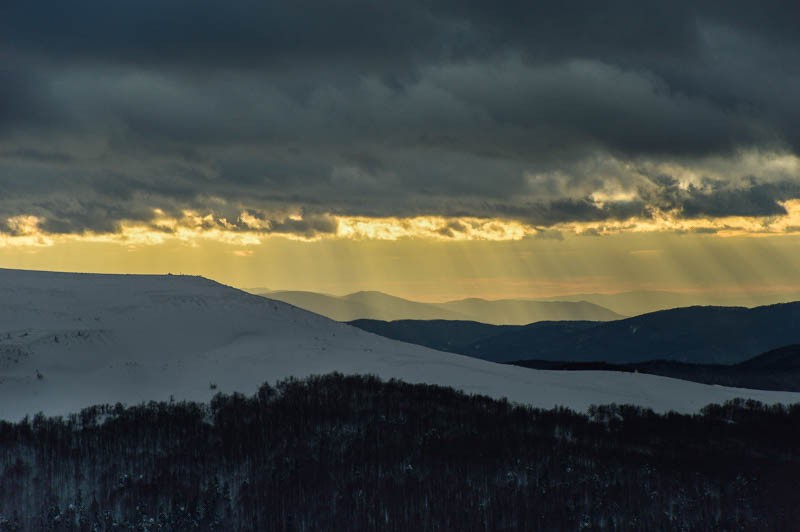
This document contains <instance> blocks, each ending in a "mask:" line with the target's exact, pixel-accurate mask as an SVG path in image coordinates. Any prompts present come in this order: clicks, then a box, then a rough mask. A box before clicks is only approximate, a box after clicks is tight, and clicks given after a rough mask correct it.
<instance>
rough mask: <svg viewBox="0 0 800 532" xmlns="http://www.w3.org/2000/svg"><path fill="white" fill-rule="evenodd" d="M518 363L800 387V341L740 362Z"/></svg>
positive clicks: (773, 387)
mask: <svg viewBox="0 0 800 532" xmlns="http://www.w3.org/2000/svg"><path fill="white" fill-rule="evenodd" d="M513 364H514V365H517V366H522V367H525V368H532V369H545V370H558V371H564V370H567V371H624V372H638V373H649V374H651V375H661V376H663V377H672V378H675V379H683V380H688V381H693V382H701V383H704V384H717V385H721V386H732V387H736V388H752V389H758V390H781V391H789V392H797V391H800V345H790V346H786V347H781V348H778V349H773V350H772V351H768V352H767V353H764V354H762V355H759V356H756V357H754V358H751V359H749V360H745V361H744V362H740V363H739V364H730V365H724V364H689V363H685V362H674V361H668V360H654V361H651V362H637V363H632V364H609V363H607V362H555V361H549V360H520V361H516V362H513Z"/></svg>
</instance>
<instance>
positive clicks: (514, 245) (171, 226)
mask: <svg viewBox="0 0 800 532" xmlns="http://www.w3.org/2000/svg"><path fill="white" fill-rule="evenodd" d="M785 208H786V211H787V214H786V215H783V216H776V217H758V218H755V217H751V218H747V217H728V218H715V219H695V220H684V219H671V218H670V217H669V216H667V215H664V216H662V217H661V218H658V219H652V218H651V219H647V220H640V219H630V220H627V221H622V222H602V223H581V224H579V223H572V224H560V225H556V226H552V227H549V228H547V229H543V228H535V227H531V226H527V225H525V224H522V223H520V222H516V221H507V220H501V219H477V218H463V219H452V218H440V217H418V218H407V219H399V218H376V219H370V218H350V217H341V218H338V219H337V220H336V223H337V230H336V231H335V232H334V233H331V234H326V235H325V236H320V235H315V236H313V237H309V238H304V237H302V236H298V235H290V236H286V235H283V236H280V235H277V236H276V235H272V234H267V233H263V232H260V231H259V228H258V226H257V223H256V222H255V221H252V220H247V219H246V217H245V223H246V224H250V225H251V226H252V228H251V229H250V230H245V231H242V230H241V229H240V228H239V225H241V224H237V226H236V227H234V226H232V225H231V227H230V228H226V227H227V225H228V224H226V222H225V221H224V220H215V219H214V218H213V217H209V216H206V217H202V216H199V215H197V214H195V213H186V214H185V215H184V217H182V218H181V219H168V218H161V219H159V220H158V221H157V222H156V223H155V226H156V227H155V228H154V227H153V226H150V225H148V226H137V225H136V224H123V225H122V226H121V227H120V229H119V230H118V231H116V232H112V233H86V234H81V235H75V234H68V235H55V234H49V233H45V232H42V231H41V230H40V229H39V228H38V223H37V220H36V218H35V217H26V218H19V219H15V220H11V221H10V224H11V225H13V226H14V227H15V234H14V236H10V235H6V236H3V237H0V266H2V267H8V268H29V269H52V270H64V271H88V272H107V273H167V272H171V273H185V274H197V275H203V276H206V277H210V278H212V279H215V280H218V281H220V282H223V283H226V284H231V285H234V286H237V287H241V288H254V287H264V288H269V289H292V290H311V291H318V292H326V293H334V294H344V293H350V292H354V291H358V290H381V291H385V292H388V293H391V294H395V295H399V296H404V297H409V298H412V299H418V300H428V301H441V300H448V299H457V298H462V297H484V298H506V297H547V296H556V295H565V294H575V293H593V292H601V293H610V292H619V291H628V290H642V289H646V290H653V289H658V290H671V291H683V292H694V293H697V294H698V301H702V299H703V297H702V296H703V294H709V293H713V294H719V293H743V294H748V293H752V294H763V293H791V292H796V291H800V252H798V250H800V234H799V233H798V232H797V231H798V230H797V228H798V227H800V220H798V217H800V202H788V203H786V204H785ZM159 228H160V229H159Z"/></svg>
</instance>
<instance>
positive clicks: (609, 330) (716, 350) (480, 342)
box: [352, 302, 800, 364]
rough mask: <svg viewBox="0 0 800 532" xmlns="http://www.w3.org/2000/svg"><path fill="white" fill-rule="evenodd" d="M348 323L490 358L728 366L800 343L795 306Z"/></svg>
mask: <svg viewBox="0 0 800 532" xmlns="http://www.w3.org/2000/svg"><path fill="white" fill-rule="evenodd" d="M352 325H355V326H356V327H359V328H362V329H364V330H367V331H370V332H374V333H376V334H381V335H383V336H387V337H389V338H393V339H396V340H401V341H405V342H409V343H416V344H420V345H425V346H428V347H433V348H435V349H441V350H446V351H450V352H454V353H460V354H464V355H469V356H473V357H476V358H481V359H484V360H491V361H494V362H512V361H517V360H549V361H561V362H609V363H617V364H619V363H632V362H646V361H651V360H670V361H678V362H687V363H697V364H733V363H739V362H742V361H744V360H746V359H748V358H751V357H753V356H755V355H758V354H760V353H763V352H765V351H768V350H770V349H775V348H778V347H781V346H785V345H790V344H795V343H800V302H796V303H785V304H780V305H769V306H763V307H756V308H752V309H748V308H742V307H687V308H678V309H672V310H665V311H659V312H653V313H650V314H644V315H642V316H636V317H634V318H628V319H623V320H618V321H612V322H608V323H589V322H585V321H581V322H540V323H533V324H530V325H526V326H516V327H511V326H506V327H495V328H490V327H487V326H486V325H485V324H475V323H468V322H467V323H465V322H456V323H451V324H443V323H441V322H436V323H434V324H431V323H426V322H424V321H416V322H415V321H396V322H388V323H387V322H375V321H370V320H358V321H354V322H352Z"/></svg>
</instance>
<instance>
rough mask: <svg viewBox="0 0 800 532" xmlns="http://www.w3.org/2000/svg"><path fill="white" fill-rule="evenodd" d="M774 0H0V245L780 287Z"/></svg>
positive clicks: (788, 122) (191, 267)
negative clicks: (652, 0)
mask: <svg viewBox="0 0 800 532" xmlns="http://www.w3.org/2000/svg"><path fill="white" fill-rule="evenodd" d="M798 20H800V4H797V3H796V2H789V1H776V0H773V1H769V0H767V1H763V2H751V1H749V0H748V1H745V0H730V1H726V2H721V1H710V0H707V1H702V0H701V1H691V2H689V1H681V0H677V1H674V2H642V1H641V0H638V1H632V0H631V1H609V2H602V3H598V2H590V1H588V0H581V1H576V0H573V1H570V0H564V1H559V2H547V1H543V2H530V1H517V0H508V1H505V2H502V3H497V2H479V1H471V0H460V1H458V2H454V1H450V0H427V1H424V2H422V1H417V0H408V1H405V2H375V1H371V0H325V1H323V0H297V1H294V2H279V1H273V0H266V1H253V0H238V1H236V2H222V1H214V0H193V1H188V0H158V1H155V0H138V1H136V2H134V1H132V0H118V1H116V2H113V3H109V2H102V1H99V0H86V1H83V2H79V3H74V2H63V1H58V0H25V1H18V0H10V1H7V2H3V3H2V5H0V266H2V267H13V268H32V269H57V270H70V271H102V272H127V273H139V272H141V273H164V272H173V273H178V272H183V273H193V274H201V275H206V276H208V277H211V278H214V279H217V280H220V281H222V282H225V283H228V284H233V285H236V286H240V287H267V288H271V289H304V290H316V291H323V292H328V293H347V292H351V291H355V290H365V289H369V290H383V291H387V292H390V293H394V294H397V295H404V296H408V297H413V298H416V299H424V300H438V299H450V298H457V297H469V296H480V297H515V296H516V297H536V296H553V295H559V294H570V293H579V292H614V291H624V290H637V289H664V290H675V291H685V292H694V293H697V294H705V293H709V292H726V293H727V292H741V293H751V292H759V293H765V292H769V293H771V292H775V293H787V292H791V291H800V251H799V250H800V248H798V243H800V32H797V31H796V27H797V22H798ZM698 297H699V296H698Z"/></svg>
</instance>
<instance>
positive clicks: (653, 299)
mask: <svg viewBox="0 0 800 532" xmlns="http://www.w3.org/2000/svg"><path fill="white" fill-rule="evenodd" d="M535 300H536V301H589V302H591V303H595V304H597V305H601V306H603V307H605V308H608V309H610V310H612V311H614V312H617V313H619V314H622V315H625V316H638V315H640V314H647V313H650V312H657V311H659V310H668V309H673V308H679V307H691V306H696V305H713V306H719V307H755V306H764V305H774V304H776V303H787V302H791V301H797V300H800V293H796V294H783V295H780V294H744V295H736V294H734V295H726V294H682V293H677V292H667V291H662V290H638V291H631V292H620V293H617V294H573V295H566V296H555V297H550V298H536V299H535Z"/></svg>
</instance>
